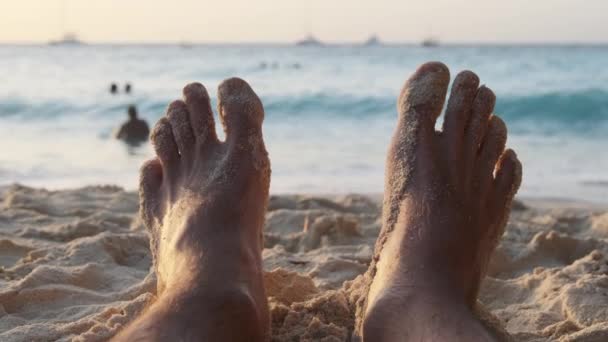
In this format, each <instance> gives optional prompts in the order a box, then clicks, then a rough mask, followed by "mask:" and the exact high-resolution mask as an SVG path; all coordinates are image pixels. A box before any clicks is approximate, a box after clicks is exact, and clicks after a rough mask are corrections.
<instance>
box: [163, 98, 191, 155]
mask: <svg viewBox="0 0 608 342" xmlns="http://www.w3.org/2000/svg"><path fill="white" fill-rule="evenodd" d="M166 116H167V119H168V120H169V122H170V123H171V129H172V130H173V136H174V137H175V142H176V143H177V148H178V150H179V153H180V155H181V156H182V157H183V156H185V155H189V154H191V153H192V150H193V146H194V133H193V132H192V126H191V125H190V114H189V112H188V107H187V106H186V104H185V103H184V101H181V100H177V101H173V102H172V103H171V104H170V105H169V108H167V114H166Z"/></svg>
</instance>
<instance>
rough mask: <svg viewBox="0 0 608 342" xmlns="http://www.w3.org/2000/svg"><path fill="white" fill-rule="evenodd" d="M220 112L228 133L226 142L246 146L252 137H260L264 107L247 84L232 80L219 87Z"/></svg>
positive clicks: (240, 80) (237, 79)
mask: <svg viewBox="0 0 608 342" xmlns="http://www.w3.org/2000/svg"><path fill="white" fill-rule="evenodd" d="M218 111H219V113H220V119H221V120H222V125H223V126H224V130H225V131H226V141H227V142H229V143H233V142H234V143H236V144H239V145H242V144H246V143H247V141H248V140H250V138H251V137H252V136H260V137H261V132H262V121H264V107H263V106H262V101H260V99H259V98H258V96H257V95H256V93H255V92H254V91H253V89H251V87H250V86H249V84H247V82H245V81H243V80H242V79H240V78H236V77H234V78H230V79H227V80H225V81H224V82H222V84H220V86H219V87H218Z"/></svg>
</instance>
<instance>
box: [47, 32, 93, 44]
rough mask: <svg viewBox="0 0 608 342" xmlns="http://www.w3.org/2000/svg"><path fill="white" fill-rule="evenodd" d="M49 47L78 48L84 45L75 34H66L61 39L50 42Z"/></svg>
mask: <svg viewBox="0 0 608 342" xmlns="http://www.w3.org/2000/svg"><path fill="white" fill-rule="evenodd" d="M49 45H52V46H78V45H84V43H83V42H82V41H81V40H79V39H78V36H77V35H76V34H75V33H70V32H69V33H66V34H65V35H64V36H63V37H62V38H61V39H58V40H51V41H50V42H49Z"/></svg>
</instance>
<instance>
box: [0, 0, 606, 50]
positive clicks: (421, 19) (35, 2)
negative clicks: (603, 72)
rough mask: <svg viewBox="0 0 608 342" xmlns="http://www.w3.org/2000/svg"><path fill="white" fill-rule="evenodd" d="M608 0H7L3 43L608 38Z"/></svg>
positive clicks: (2, 1)
mask: <svg viewBox="0 0 608 342" xmlns="http://www.w3.org/2000/svg"><path fill="white" fill-rule="evenodd" d="M607 13H608V0H217V1H210V0H173V1H168V0H165V1H161V0H0V42H5V43H35V42H48V41H49V40H52V39H57V38H58V37H61V36H62V35H63V33H64V32H67V31H69V32H75V33H77V34H78V36H79V37H80V38H81V39H82V40H85V41H87V42H124V43H128V42H144V43H146V42H147V43H153V42H192V43H198V42H209V43H220V42H232V43H239V42H292V41H294V40H297V39H300V38H302V37H304V36H306V35H307V34H308V33H312V34H314V35H315V36H316V37H317V38H319V39H321V40H323V41H327V42H354V41H361V40H364V39H366V38H367V37H369V36H370V35H371V34H373V33H375V34H377V35H379V36H380V38H381V39H382V40H383V41H387V42H419V41H420V40H422V39H425V38H427V37H436V38H438V39H440V40H441V41H442V42H454V43H466V42H472V43H475V42H485V43H542V42H548V43H560V42H562V43H564V42H567V43H607V42H608V20H606V18H607V15H608V14H607Z"/></svg>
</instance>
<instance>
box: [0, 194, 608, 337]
mask: <svg viewBox="0 0 608 342" xmlns="http://www.w3.org/2000/svg"><path fill="white" fill-rule="evenodd" d="M137 210H138V198H137V195H136V194H135V193H133V192H125V191H123V190H122V189H120V188H117V187H86V188H80V189H75V190H66V191H56V192H49V191H45V190H42V189H33V188H27V187H22V186H10V187H1V188H0V266H1V268H0V340H1V341H55V340H59V341H70V340H75V341H105V340H107V339H108V338H110V337H111V336H113V335H114V334H115V333H116V332H117V331H118V330H119V329H120V328H121V327H122V326H123V325H124V324H127V323H128V322H129V321H130V320H132V319H133V318H134V317H136V316H137V315H138V314H139V313H140V312H141V311H142V310H144V309H145V308H146V306H147V305H148V303H150V301H152V300H153V299H154V296H155V287H156V279H155V276H154V274H153V273H151V272H150V266H151V262H152V258H151V256H150V252H149V245H148V243H149V242H148V236H147V234H146V231H145V229H144V228H143V226H142V223H141V221H140V220H139V218H138V215H137ZM379 215H380V196H359V195H349V196H320V197H317V196H305V195H293V196H272V197H271V200H270V203H269V208H268V212H267V214H266V227H265V233H264V235H265V247H266V248H265V249H264V251H263V258H264V266H265V269H266V271H267V272H266V275H265V282H266V287H267V289H268V290H267V292H268V295H269V301H270V307H271V311H272V333H273V340H276V341H344V340H348V338H349V335H350V332H351V331H352V328H353V324H354V302H355V300H356V299H357V295H358V293H359V292H358V291H357V290H358V289H359V285H360V284H359V282H358V281H357V279H356V278H357V277H358V276H359V275H360V274H362V273H363V272H364V271H365V270H366V269H367V266H368V264H369V262H370V259H371V257H372V252H373V250H372V248H373V244H374V242H375V240H376V237H377V235H378V233H379V229H380V216H379ZM479 311H480V312H482V313H483V315H484V317H485V319H486V321H493V322H495V323H497V324H498V325H499V326H501V327H502V328H503V329H505V330H506V331H507V332H508V333H509V334H510V337H511V339H513V340H515V341H607V340H608V207H602V206H597V205H591V204H586V203H580V202H577V203H575V202H568V201H555V200H533V201H532V200H529V201H526V200H523V202H518V204H517V205H516V206H515V208H514V211H513V213H512V215H511V219H510V221H509V224H508V227H507V230H506V233H505V235H504V236H503V238H502V240H501V243H500V245H499V247H498V249H497V251H496V253H495V254H494V256H493V259H492V261H491V263H490V269H489V274H488V277H486V279H485V281H484V283H483V285H482V289H481V294H480V297H479Z"/></svg>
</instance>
